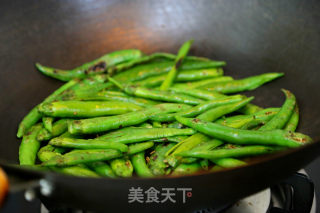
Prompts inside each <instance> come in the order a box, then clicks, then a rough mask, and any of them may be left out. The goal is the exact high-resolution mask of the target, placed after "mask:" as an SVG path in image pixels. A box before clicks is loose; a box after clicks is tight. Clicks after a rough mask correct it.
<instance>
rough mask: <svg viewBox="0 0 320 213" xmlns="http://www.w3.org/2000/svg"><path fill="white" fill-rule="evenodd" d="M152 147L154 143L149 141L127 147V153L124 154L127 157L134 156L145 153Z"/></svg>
mask: <svg viewBox="0 0 320 213" xmlns="http://www.w3.org/2000/svg"><path fill="white" fill-rule="evenodd" d="M153 145H154V143H153V142H151V141H149V142H144V143H136V144H132V145H130V146H129V149H128V152H127V153H126V154H127V155H134V154H136V153H139V152H142V151H145V150H146V149H149V148H151V147H153Z"/></svg>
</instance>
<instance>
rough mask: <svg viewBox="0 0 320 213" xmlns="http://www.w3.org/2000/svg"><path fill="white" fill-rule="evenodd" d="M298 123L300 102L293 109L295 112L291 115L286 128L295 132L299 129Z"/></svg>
mask: <svg viewBox="0 0 320 213" xmlns="http://www.w3.org/2000/svg"><path fill="white" fill-rule="evenodd" d="M298 123H299V107H298V104H296V106H295V108H294V110H293V113H292V115H291V118H290V119H289V120H288V122H287V124H286V126H285V127H284V129H285V130H288V131H292V132H294V131H296V129H297V126H298Z"/></svg>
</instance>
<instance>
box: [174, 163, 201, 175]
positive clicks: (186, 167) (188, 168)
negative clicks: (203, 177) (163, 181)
mask: <svg viewBox="0 0 320 213" xmlns="http://www.w3.org/2000/svg"><path fill="white" fill-rule="evenodd" d="M201 170H202V167H201V165H200V164H199V163H190V164H180V165H179V166H177V167H176V168H175V169H174V170H173V172H172V173H171V175H172V176H179V175H190V174H193V173H196V172H198V171H201Z"/></svg>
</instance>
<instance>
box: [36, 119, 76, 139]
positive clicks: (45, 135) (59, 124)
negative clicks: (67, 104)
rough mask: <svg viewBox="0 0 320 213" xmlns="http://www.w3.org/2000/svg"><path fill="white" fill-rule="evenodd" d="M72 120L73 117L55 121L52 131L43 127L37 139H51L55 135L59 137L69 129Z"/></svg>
mask: <svg viewBox="0 0 320 213" xmlns="http://www.w3.org/2000/svg"><path fill="white" fill-rule="evenodd" d="M69 121H72V120H71V119H60V120H58V121H56V122H54V124H53V126H52V132H49V131H48V130H46V129H44V128H43V129H41V130H40V131H39V133H38V135H37V140H39V141H44V140H50V139H51V138H53V137H57V136H59V135H61V134H63V133H64V132H66V131H67V130H68V122H69Z"/></svg>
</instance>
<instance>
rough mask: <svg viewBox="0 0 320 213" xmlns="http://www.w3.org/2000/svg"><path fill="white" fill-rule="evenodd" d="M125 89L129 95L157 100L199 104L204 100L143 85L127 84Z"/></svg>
mask: <svg viewBox="0 0 320 213" xmlns="http://www.w3.org/2000/svg"><path fill="white" fill-rule="evenodd" d="M124 91H125V92H126V93H127V94H129V95H134V96H137V97H141V98H147V99H151V100H155V101H165V102H172V103H184V104H190V105H198V104H200V103H202V102H203V100H201V99H198V98H194V97H192V96H188V95H184V94H177V93H172V92H170V91H160V90H157V89H148V88H143V87H135V86H127V87H125V88H124Z"/></svg>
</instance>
